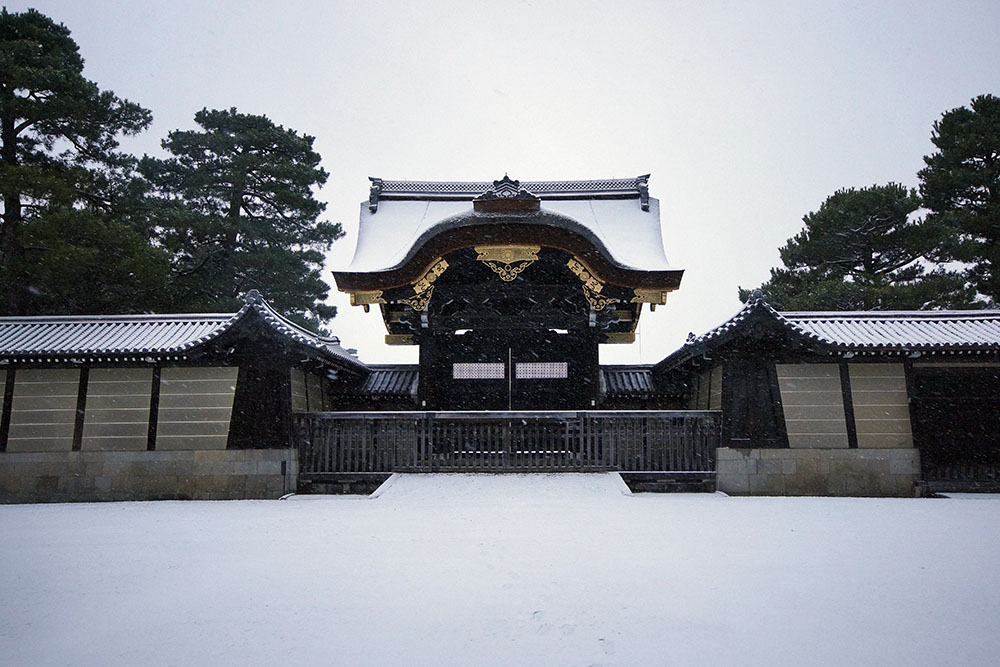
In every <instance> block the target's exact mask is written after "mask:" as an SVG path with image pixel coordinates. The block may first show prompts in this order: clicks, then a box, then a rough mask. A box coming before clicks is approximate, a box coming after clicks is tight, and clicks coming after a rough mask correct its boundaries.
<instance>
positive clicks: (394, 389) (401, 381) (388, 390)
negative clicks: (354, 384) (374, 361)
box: [360, 365, 419, 398]
mask: <svg viewBox="0 0 1000 667" xmlns="http://www.w3.org/2000/svg"><path fill="white" fill-rule="evenodd" d="M368 368H369V370H370V371H371V373H369V375H368V377H367V378H365V383H364V384H363V385H362V387H361V390H360V394H361V395H362V396H365V397H370V398H400V397H401V398H410V397H414V398H415V397H416V393H417V382H418V378H419V370H418V369H419V367H418V366H416V365H407V366H382V365H372V366H369V367H368Z"/></svg>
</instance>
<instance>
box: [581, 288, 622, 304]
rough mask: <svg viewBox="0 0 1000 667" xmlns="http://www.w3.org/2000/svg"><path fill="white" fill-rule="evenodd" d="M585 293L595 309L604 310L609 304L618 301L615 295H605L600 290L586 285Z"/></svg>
mask: <svg viewBox="0 0 1000 667" xmlns="http://www.w3.org/2000/svg"><path fill="white" fill-rule="evenodd" d="M583 295H584V296H585V297H587V302H588V303H589V304H590V307H591V308H593V309H594V310H604V309H605V308H607V307H608V306H610V305H612V304H615V303H618V299H616V298H614V297H613V296H604V295H603V294H601V293H600V292H595V291H594V290H592V289H590V288H589V287H587V286H586V285H584V286H583Z"/></svg>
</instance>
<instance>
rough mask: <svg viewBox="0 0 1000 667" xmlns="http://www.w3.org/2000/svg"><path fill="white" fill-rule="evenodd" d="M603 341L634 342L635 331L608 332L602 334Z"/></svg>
mask: <svg viewBox="0 0 1000 667" xmlns="http://www.w3.org/2000/svg"><path fill="white" fill-rule="evenodd" d="M604 337H605V338H604V342H605V343H634V342H635V332H632V331H626V332H624V333H609V334H604Z"/></svg>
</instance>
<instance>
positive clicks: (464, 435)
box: [295, 410, 721, 475]
mask: <svg viewBox="0 0 1000 667" xmlns="http://www.w3.org/2000/svg"><path fill="white" fill-rule="evenodd" d="M295 420H296V427H297V433H298V447H299V472H300V475H310V474H323V473H360V472H399V471H423V472H438V471H466V472H470V471H472V472H531V471H539V472H541V471H560V470H567V471H581V470H621V471H650V472H660V471H683V472H714V470H715V449H716V448H717V447H718V446H719V441H720V424H721V413H719V412H718V411H711V410H684V411H679V410H669V411H668V410H638V411H585V412H533V411H524V412H485V411H469V412H316V413H307V414H298V415H295Z"/></svg>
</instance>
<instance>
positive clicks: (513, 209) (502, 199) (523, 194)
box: [472, 174, 541, 213]
mask: <svg viewBox="0 0 1000 667" xmlns="http://www.w3.org/2000/svg"><path fill="white" fill-rule="evenodd" d="M472 209H473V210H474V211H476V212H477V213H533V212H535V211H538V210H540V209H541V200H540V199H539V198H538V197H536V196H535V195H533V194H531V193H530V192H528V191H527V190H525V189H524V188H522V187H521V181H515V180H511V178H510V177H509V176H508V175H507V174H504V175H503V178H501V179H500V180H499V181H493V187H491V188H490V189H488V190H487V191H486V192H484V193H483V194H481V195H479V196H478V197H476V198H475V199H473V200H472Z"/></svg>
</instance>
